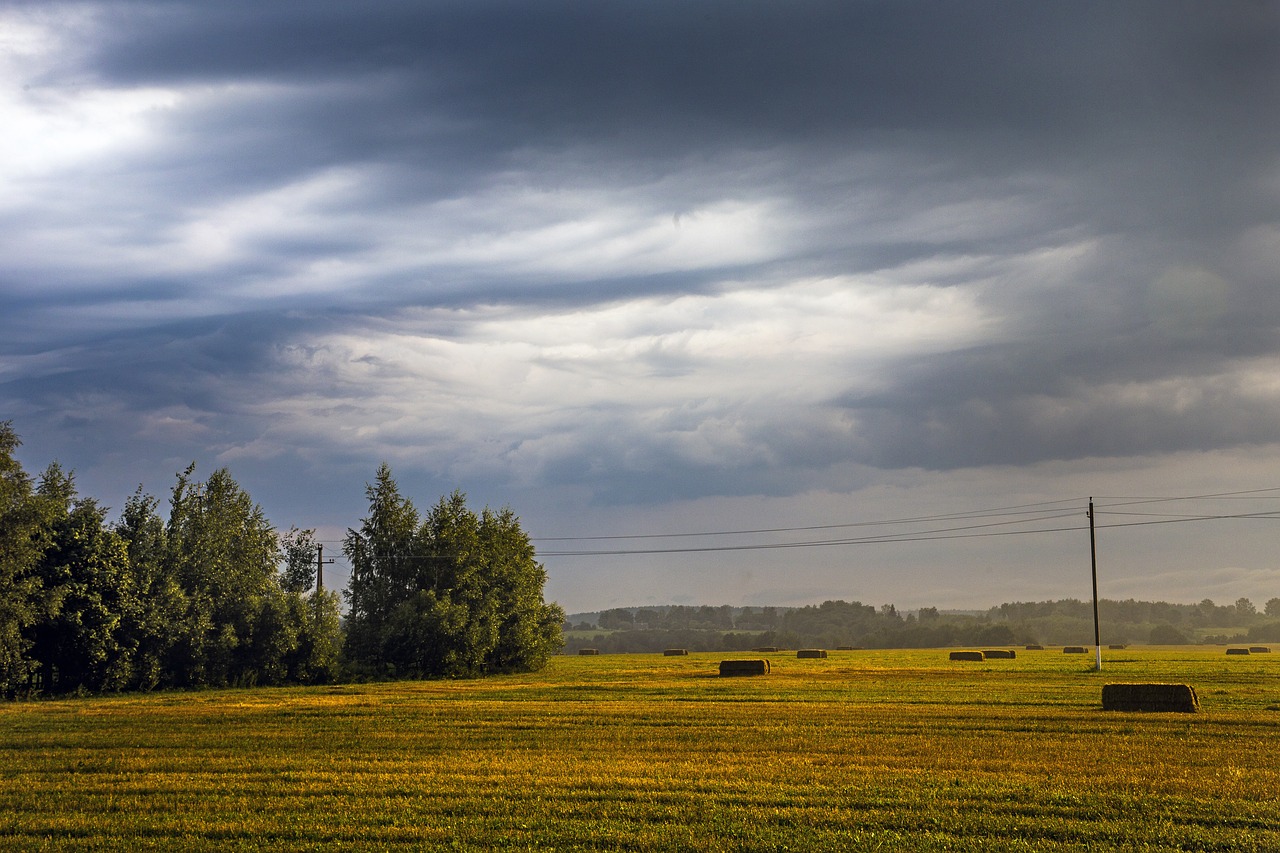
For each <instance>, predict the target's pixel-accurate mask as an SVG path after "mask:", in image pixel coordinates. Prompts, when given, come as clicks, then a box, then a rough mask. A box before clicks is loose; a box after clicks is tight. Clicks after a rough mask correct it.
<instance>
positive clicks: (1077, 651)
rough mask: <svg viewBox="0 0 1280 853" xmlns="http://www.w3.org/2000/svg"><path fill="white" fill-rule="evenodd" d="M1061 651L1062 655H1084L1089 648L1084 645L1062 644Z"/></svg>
mask: <svg viewBox="0 0 1280 853" xmlns="http://www.w3.org/2000/svg"><path fill="white" fill-rule="evenodd" d="M1062 653H1063V654H1064V655H1085V654H1088V653H1089V650H1088V649H1086V648H1085V647H1084V646H1063V647H1062Z"/></svg>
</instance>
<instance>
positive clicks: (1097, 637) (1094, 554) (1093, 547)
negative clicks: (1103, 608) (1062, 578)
mask: <svg viewBox="0 0 1280 853" xmlns="http://www.w3.org/2000/svg"><path fill="white" fill-rule="evenodd" d="M1089 566H1090V568H1091V569H1092V572H1093V646H1094V649H1095V650H1096V651H1097V654H1098V672H1102V631H1101V630H1100V629H1099V628H1098V548H1097V544H1096V539H1095V538H1094V534H1093V498H1092V497H1090V498H1089Z"/></svg>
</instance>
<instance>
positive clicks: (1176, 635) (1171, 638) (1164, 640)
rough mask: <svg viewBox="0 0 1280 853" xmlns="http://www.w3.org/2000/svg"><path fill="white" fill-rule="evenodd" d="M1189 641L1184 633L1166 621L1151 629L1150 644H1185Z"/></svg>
mask: <svg viewBox="0 0 1280 853" xmlns="http://www.w3.org/2000/svg"><path fill="white" fill-rule="evenodd" d="M1190 642H1191V640H1189V639H1187V636H1186V635H1185V634H1183V633H1182V632H1181V631H1179V630H1178V629H1177V628H1175V627H1173V626H1172V625H1169V624H1167V623H1166V624H1163V625H1156V626H1155V627H1153V628H1152V629H1151V644H1152V645H1154V646H1185V645H1186V644H1188V643H1190Z"/></svg>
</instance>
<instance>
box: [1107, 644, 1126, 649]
mask: <svg viewBox="0 0 1280 853" xmlns="http://www.w3.org/2000/svg"><path fill="white" fill-rule="evenodd" d="M1107 648H1109V649H1127V648H1129V647H1128V646H1127V645H1125V644H1124V643H1112V644H1111V645H1109V646H1107Z"/></svg>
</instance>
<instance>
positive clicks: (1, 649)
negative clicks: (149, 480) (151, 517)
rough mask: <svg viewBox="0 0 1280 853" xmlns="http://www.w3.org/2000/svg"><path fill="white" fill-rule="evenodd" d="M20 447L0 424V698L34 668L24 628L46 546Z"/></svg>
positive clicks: (31, 614)
mask: <svg viewBox="0 0 1280 853" xmlns="http://www.w3.org/2000/svg"><path fill="white" fill-rule="evenodd" d="M21 445H22V441H21V440H20V439H19V438H18V434H17V433H16V432H14V430H13V425H12V422H11V421H0V695H3V696H13V695H15V694H16V693H19V692H22V691H25V690H27V689H29V688H30V679H31V676H32V673H33V672H34V670H35V663H34V662H33V661H32V660H31V658H30V657H28V655H27V652H28V650H29V648H30V645H31V640H30V638H29V637H28V636H26V632H27V631H28V629H29V628H30V627H31V626H32V625H34V624H35V622H36V621H37V619H38V618H39V613H40V606H41V592H42V584H41V582H40V578H39V576H38V575H37V574H36V566H37V563H38V561H39V560H40V557H41V555H42V554H43V553H44V550H45V548H46V547H47V545H48V538H49V531H48V528H47V527H46V526H45V525H44V524H43V523H42V518H41V513H40V507H39V503H38V501H37V500H36V496H35V492H34V489H33V488H32V483H31V478H30V477H29V476H28V475H27V473H26V472H25V471H24V470H23V469H22V465H21V464H20V463H19V462H18V460H17V459H16V458H15V455H14V454H15V453H16V452H17V449H18V448H19V447H20V446H21Z"/></svg>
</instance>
